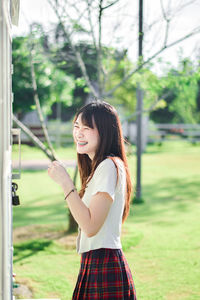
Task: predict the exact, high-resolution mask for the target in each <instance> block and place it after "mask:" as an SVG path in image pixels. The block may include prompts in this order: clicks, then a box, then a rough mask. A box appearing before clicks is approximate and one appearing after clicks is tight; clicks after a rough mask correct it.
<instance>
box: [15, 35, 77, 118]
mask: <svg viewBox="0 0 200 300" xmlns="http://www.w3.org/2000/svg"><path fill="white" fill-rule="evenodd" d="M32 48H33V49H34V50H33V61H34V70H35V76H36V82H37V92H38V95H39V99H40V103H41V105H42V107H43V110H44V112H45V114H48V113H50V112H51V106H52V104H53V103H55V102H61V103H63V104H64V106H65V107H68V106H71V105H72V100H73V97H72V95H73V90H74V86H75V84H74V80H73V77H72V76H69V75H66V74H65V73H64V72H63V71H62V70H60V69H58V68H56V66H55V65H53V64H52V63H51V61H49V60H48V58H47V57H46V56H45V55H44V53H43V49H42V47H41V40H40V39H39V38H37V39H36V38H35V36H33V35H31V36H29V37H16V38H14V39H13V65H14V74H13V92H14V105H13V109H14V112H15V113H24V112H27V111H30V110H32V109H35V103H34V98H33V88H32V79H31V65H30V49H32Z"/></svg>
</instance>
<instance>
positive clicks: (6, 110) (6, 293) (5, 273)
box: [0, 0, 12, 300]
mask: <svg viewBox="0 0 200 300" xmlns="http://www.w3.org/2000/svg"><path fill="white" fill-rule="evenodd" d="M11 42H12V38H11V21H10V1H9V0H1V1H0V300H11V299H12V202H11V96H12V94H11Z"/></svg>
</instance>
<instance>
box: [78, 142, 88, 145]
mask: <svg viewBox="0 0 200 300" xmlns="http://www.w3.org/2000/svg"><path fill="white" fill-rule="evenodd" d="M78 144H79V145H86V144H87V142H86V143H80V142H78Z"/></svg>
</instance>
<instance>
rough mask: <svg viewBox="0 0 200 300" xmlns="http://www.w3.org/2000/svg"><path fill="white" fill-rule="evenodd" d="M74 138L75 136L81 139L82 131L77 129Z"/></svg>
mask: <svg viewBox="0 0 200 300" xmlns="http://www.w3.org/2000/svg"><path fill="white" fill-rule="evenodd" d="M76 136H77V138H80V137H83V136H84V134H83V130H82V129H81V128H79V129H78V130H77V132H76Z"/></svg>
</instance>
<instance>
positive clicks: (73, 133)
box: [72, 129, 76, 141]
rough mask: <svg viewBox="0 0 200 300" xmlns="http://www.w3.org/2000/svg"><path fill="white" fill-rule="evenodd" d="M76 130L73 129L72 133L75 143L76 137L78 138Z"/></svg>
mask: <svg viewBox="0 0 200 300" xmlns="http://www.w3.org/2000/svg"><path fill="white" fill-rule="evenodd" d="M75 131H76V130H75V129H73V132H72V135H73V138H74V141H75V136H76V132H75Z"/></svg>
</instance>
